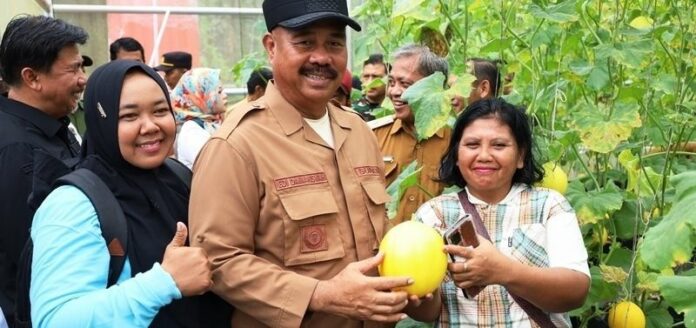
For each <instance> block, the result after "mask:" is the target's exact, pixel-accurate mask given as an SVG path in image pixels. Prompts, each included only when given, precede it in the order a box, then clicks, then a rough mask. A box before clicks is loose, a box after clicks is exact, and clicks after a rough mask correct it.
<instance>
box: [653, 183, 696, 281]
mask: <svg viewBox="0 0 696 328" xmlns="http://www.w3.org/2000/svg"><path fill="white" fill-rule="evenodd" d="M670 182H671V183H672V184H673V185H674V186H675V187H676V199H675V201H674V203H673V205H672V209H671V210H670V211H669V213H667V215H665V217H664V218H663V219H662V221H660V223H658V224H657V225H656V226H654V227H652V228H650V229H649V230H648V231H647V232H646V233H645V236H644V240H643V243H642V244H641V245H640V254H641V258H642V259H643V261H644V262H645V263H647V265H648V266H649V267H650V268H652V269H655V270H658V271H660V270H663V269H667V268H671V267H673V266H674V265H677V264H680V263H685V262H687V261H689V259H690V258H691V255H692V253H693V250H694V247H696V229H695V227H696V215H694V212H693V206H694V204H696V171H689V172H685V173H681V174H679V175H675V176H673V177H671V178H670Z"/></svg>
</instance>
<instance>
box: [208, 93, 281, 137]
mask: <svg viewBox="0 0 696 328" xmlns="http://www.w3.org/2000/svg"><path fill="white" fill-rule="evenodd" d="M267 107H268V105H267V104H266V102H264V101H262V100H255V101H252V102H250V103H248V104H244V105H243V106H241V107H239V108H237V109H235V110H234V111H232V112H230V114H229V116H227V117H225V121H224V122H223V124H222V125H221V126H220V128H219V129H218V130H217V131H216V132H215V134H214V136H223V137H224V138H227V137H229V135H230V133H232V131H234V129H236V128H237V126H238V125H239V123H240V122H241V121H242V120H243V119H244V117H245V116H246V115H247V114H249V113H251V112H253V111H256V110H259V109H265V108H267Z"/></svg>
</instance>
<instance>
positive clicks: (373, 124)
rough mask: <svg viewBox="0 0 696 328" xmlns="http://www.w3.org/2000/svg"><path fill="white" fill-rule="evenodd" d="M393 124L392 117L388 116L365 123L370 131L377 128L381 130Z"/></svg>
mask: <svg viewBox="0 0 696 328" xmlns="http://www.w3.org/2000/svg"><path fill="white" fill-rule="evenodd" d="M393 122H394V115H388V116H384V117H380V118H378V119H374V120H372V121H368V122H367V126H368V127H370V129H372V130H374V129H377V128H381V127H383V126H385V125H389V124H391V123H393Z"/></svg>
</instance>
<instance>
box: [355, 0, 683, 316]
mask: <svg viewBox="0 0 696 328" xmlns="http://www.w3.org/2000/svg"><path fill="white" fill-rule="evenodd" d="M355 12H356V13H357V14H358V17H359V18H360V19H361V20H363V21H364V22H365V23H366V24H365V26H369V28H366V29H365V30H366V31H365V33H362V34H361V35H360V36H358V40H357V42H356V45H357V47H356V57H357V58H363V57H366V54H367V53H371V52H375V51H379V52H382V53H385V54H386V55H387V56H388V55H389V54H390V53H392V52H393V51H394V50H395V49H396V48H398V47H399V46H402V45H405V44H407V43H411V42H417V43H421V44H424V45H428V46H429V47H431V49H433V51H436V52H437V53H439V54H442V55H444V56H447V59H448V61H449V64H450V72H451V73H452V74H453V75H454V76H456V77H459V78H460V79H461V77H462V76H464V75H465V74H466V72H468V68H467V66H466V60H465V59H466V58H470V57H484V58H491V59H502V60H504V61H505V65H503V66H502V74H503V76H505V75H507V74H514V79H513V80H512V82H508V83H505V82H504V84H507V85H508V88H507V89H506V90H505V92H504V97H505V98H506V99H507V100H509V101H513V102H515V103H518V104H523V105H524V106H525V107H526V112H527V114H528V115H529V116H530V117H531V118H532V121H533V130H534V131H533V132H534V135H535V137H536V142H537V148H538V149H535V156H537V159H541V160H540V162H546V161H549V160H552V161H555V162H558V163H561V164H562V165H563V167H564V169H565V170H566V172H568V173H569V179H570V181H571V183H570V188H569V190H568V192H567V194H566V197H567V198H568V200H569V201H570V203H571V205H572V206H573V208H574V209H575V211H576V213H577V216H578V218H579V221H580V223H581V225H582V231H583V235H584V236H585V238H586V244H587V247H588V253H589V255H590V263H591V264H592V268H591V271H592V275H593V281H592V287H591V290H590V295H589V297H588V299H587V302H586V304H585V305H584V306H583V307H582V308H581V309H578V310H576V311H573V315H575V316H578V317H579V318H580V319H581V320H580V322H581V326H585V327H586V326H587V325H588V322H589V321H588V320H589V319H590V318H595V317H599V316H603V315H605V313H606V311H607V308H608V306H609V305H610V304H611V303H613V302H615V301H618V300H620V299H623V298H628V299H631V300H634V301H636V303H637V304H640V305H641V306H642V307H643V310H644V311H645V313H646V316H647V322H648V326H649V327H667V326H671V324H672V322H671V321H672V318H671V316H670V315H669V313H668V312H667V306H668V305H667V302H664V300H667V301H668V302H669V305H671V306H673V307H674V308H675V309H677V310H682V309H691V308H693V305H694V304H696V301H693V302H689V300H688V299H687V298H686V297H685V298H684V299H683V303H684V304H681V303H679V302H677V303H673V302H672V301H670V300H669V298H668V297H667V295H666V294H665V293H666V292H665V289H664V288H663V286H660V287H659V288H658V287H657V286H658V284H657V281H661V280H660V279H663V278H665V277H670V276H671V275H674V274H676V275H677V277H681V276H682V275H684V274H685V273H684V272H683V270H682V267H690V266H693V265H694V258H693V252H694V247H696V243H694V242H693V241H694V239H696V229H694V227H696V226H694V225H693V221H691V220H692V219H691V218H690V217H688V216H687V213H688V212H687V211H686V210H685V209H684V206H685V205H684V204H688V202H687V201H686V200H685V199H687V198H685V197H686V196H684V195H685V194H689V192H688V191H686V190H685V189H684V188H685V187H684V183H685V181H687V179H685V178H682V179H681V180H680V179H676V180H671V179H670V178H671V177H672V176H674V175H677V174H679V173H683V172H687V171H696V162H694V161H693V156H695V155H696V154H695V153H693V150H690V149H688V148H680V147H677V146H676V145H679V144H683V143H684V142H685V141H695V140H696V115H695V114H696V30H694V24H693V22H694V21H696V6H695V5H694V3H693V1H691V0H671V1H668V2H655V1H649V0H637V1H628V0H619V1H610V2H607V1H578V0H558V1H536V0H522V1H517V0H514V1H513V0H503V1H499V2H486V1H482V0H392V1H383V0H364V1H363V4H362V5H361V6H360V7H358V8H357V10H356V11H355ZM448 78H449V77H448ZM441 81H442V80H438V81H437V82H441ZM471 81H472V80H470V81H469V82H468V83H469V85H468V86H470V83H471ZM426 82H429V83H431V84H430V85H429V86H428V87H425V86H420V89H414V90H412V91H411V93H412V94H411V96H412V98H410V100H409V102H410V103H412V104H414V103H417V104H420V103H422V104H427V105H426V107H427V108H428V109H426V110H425V111H423V112H421V113H420V115H423V116H424V117H426V119H430V120H431V121H429V122H422V126H420V127H419V128H418V129H419V135H420V137H424V136H427V135H429V134H430V133H432V132H433V130H436V127H438V126H440V125H441V124H442V123H441V122H442V120H443V118H444V117H445V114H444V113H445V111H446V110H445V108H446V101H445V99H446V97H447V96H450V95H446V94H445V93H443V92H442V90H441V89H439V85H438V83H435V81H434V80H432V81H424V82H423V83H424V84H425V83H426ZM461 86H462V87H460V88H457V91H456V94H459V95H464V96H465V95H467V94H468V90H470V89H467V88H465V87H464V86H466V85H465V83H463V84H462V85H461ZM436 87H437V88H436ZM452 89H454V86H453V87H452V88H451V89H450V90H452ZM438 93H439V94H438ZM453 94H455V93H454V92H453ZM419 99H420V100H419ZM419 101H420V103H419ZM413 107H418V105H416V106H412V108H413ZM418 109H420V108H418ZM418 109H417V110H416V111H414V112H416V113H417V111H418ZM449 121H451V118H450V119H449ZM669 150H672V151H669ZM678 183H681V184H682V185H681V187H679V186H677V185H676V184H678ZM687 189H688V188H687ZM688 199H689V201H691V202H692V203H693V200H691V199H690V198H688ZM692 217H693V216H692ZM603 231H606V232H608V234H609V238H607V242H606V244H603V240H602V234H603V233H604V232H603ZM605 234H606V233H605ZM601 265H604V266H605V268H606V266H612V267H616V268H621V270H623V272H625V273H626V278H625V279H624V280H623V281H617V282H615V283H611V284H610V283H607V282H606V281H604V280H603V279H602V278H601V275H600V272H599V271H600V270H599V266H601ZM613 270H614V271H613V272H614V273H615V274H619V272H618V271H616V269H613ZM610 271H611V270H610ZM675 293H676V292H675ZM670 297H672V296H670ZM692 298H693V297H692ZM655 299H657V301H655ZM677 304H678V306H677ZM687 313H689V312H688V311H687ZM691 313H692V312H691ZM689 318H690V317H689ZM685 324H686V325H687V326H688V325H690V323H689V322H688V318H687V321H686V322H685Z"/></svg>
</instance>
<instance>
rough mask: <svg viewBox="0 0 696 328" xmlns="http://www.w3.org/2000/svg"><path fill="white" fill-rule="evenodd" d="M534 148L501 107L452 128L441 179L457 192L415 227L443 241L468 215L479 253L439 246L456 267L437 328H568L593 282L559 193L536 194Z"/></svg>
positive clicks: (428, 206) (478, 106) (483, 105)
mask: <svg viewBox="0 0 696 328" xmlns="http://www.w3.org/2000/svg"><path fill="white" fill-rule="evenodd" d="M532 148H533V141H532V135H531V131H530V127H529V122H528V118H527V116H526V115H525V114H524V112H523V110H522V109H520V108H517V107H515V106H514V105H512V104H509V103H507V102H506V101H505V100H502V99H499V98H498V99H485V100H480V101H477V102H475V103H473V104H471V105H469V107H468V108H467V109H466V110H465V111H464V112H463V113H462V114H461V115H460V116H459V118H458V119H457V122H456V123H455V127H454V130H453V133H452V139H451V141H450V146H449V148H448V150H447V152H446V153H445V155H444V157H443V159H442V163H441V168H440V179H441V180H442V181H444V182H446V183H448V184H450V185H456V186H459V187H461V188H463V190H462V191H461V192H460V193H450V194H444V195H441V196H438V197H436V198H433V199H432V200H430V201H429V202H427V203H425V204H423V206H421V208H420V209H419V210H418V211H417V212H416V214H415V216H416V218H415V219H416V220H417V221H421V222H423V223H425V224H427V225H430V226H432V227H435V228H436V229H438V230H439V231H441V232H444V231H446V230H447V229H448V228H450V226H451V225H453V224H454V223H455V222H457V221H459V220H460V219H461V218H463V217H465V216H466V215H467V214H468V215H470V216H471V220H472V221H473V223H474V227H475V228H476V229H475V230H476V234H477V238H478V244H479V245H478V246H477V247H475V248H473V247H465V246H462V245H461V244H460V245H447V246H445V251H446V252H447V253H449V254H450V255H451V256H453V258H454V259H455V261H453V262H452V263H449V264H448V272H449V275H448V276H449V278H446V279H445V281H444V282H443V283H442V284H441V286H440V294H441V298H442V303H443V304H442V307H441V309H440V316H439V318H438V320H437V324H436V326H438V327H460V326H468V327H476V326H478V327H499V326H507V327H537V326H540V327H552V326H555V327H570V326H571V323H570V319H569V317H568V315H567V313H566V312H568V311H570V310H572V309H574V308H577V307H580V306H581V305H582V304H583V302H584V300H585V297H586V296H587V293H588V290H589V287H590V273H589V269H588V266H587V252H586V250H585V246H584V244H583V240H582V235H581V233H580V228H579V226H578V222H577V218H576V217H575V213H574V211H573V209H572V208H571V206H570V204H569V203H568V201H567V200H566V199H565V198H564V197H563V196H562V195H561V194H559V193H558V192H556V191H554V190H551V189H547V188H541V187H533V185H534V183H536V182H538V181H540V180H541V178H542V176H543V170H542V169H541V168H540V167H539V165H538V163H537V162H536V161H535V159H534V157H533V152H532ZM464 290H466V291H467V292H468V293H467V296H465V293H464ZM472 291H474V292H473V293H472Z"/></svg>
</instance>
